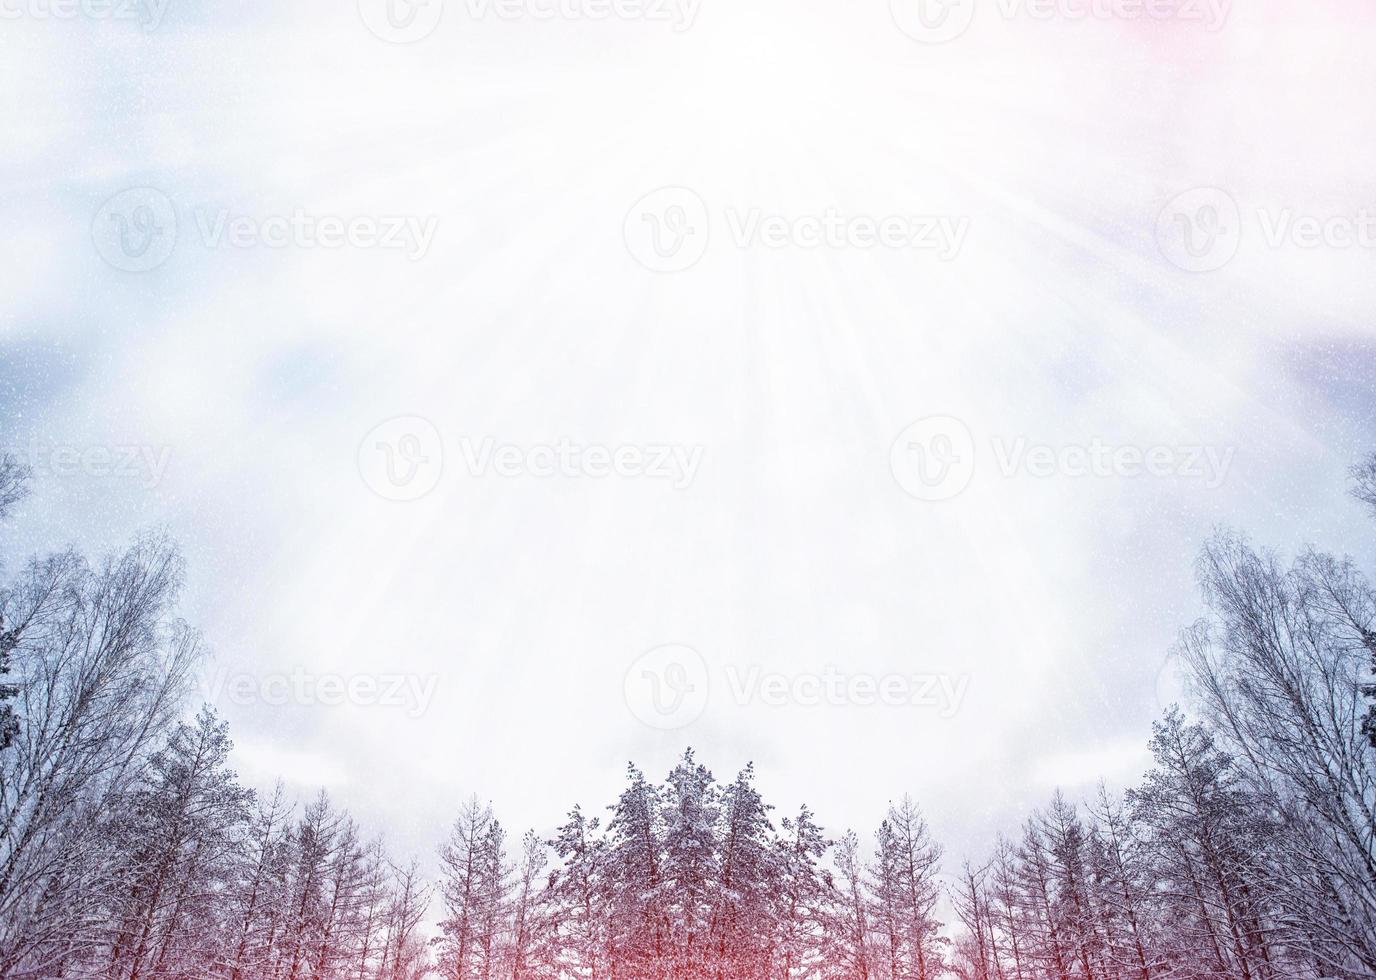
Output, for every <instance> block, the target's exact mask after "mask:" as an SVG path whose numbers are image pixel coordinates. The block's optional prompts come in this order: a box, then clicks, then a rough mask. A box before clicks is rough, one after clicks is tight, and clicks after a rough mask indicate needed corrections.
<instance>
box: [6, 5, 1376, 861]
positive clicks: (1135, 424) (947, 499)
mask: <svg viewBox="0 0 1376 980" xmlns="http://www.w3.org/2000/svg"><path fill="white" fill-rule="evenodd" d="M397 2H398V3H399V4H401V6H400V7H394V8H393V10H392V14H393V20H392V21H391V24H392V25H393V26H390V27H389V26H388V24H389V22H388V21H387V19H386V17H387V11H386V10H385V9H383V8H382V7H381V6H377V5H374V4H373V3H372V2H371V0H364V2H363V6H362V8H359V9H356V7H355V5H354V4H353V3H344V2H342V0H329V2H327V0H309V2H305V0H303V2H298V3H291V4H269V3H266V2H246V3H236V4H232V5H210V4H199V3H192V2H190V0H171V2H170V6H168V7H166V9H163V8H152V7H147V8H128V7H117V8H116V11H117V14H116V15H109V16H94V15H92V14H90V13H89V12H87V13H82V12H81V11H78V14H77V16H76V18H75V19H62V18H55V17H53V16H50V15H48V14H47V13H46V12H47V11H49V9H50V8H49V7H48V6H47V5H46V4H45V3H42V2H40V0H13V2H12V3H10V0H7V3H10V5H9V6H6V7H5V8H4V9H5V10H6V11H7V12H8V13H7V15H6V19H0V51H3V55H2V56H0V119H3V124H4V125H3V133H4V147H5V149H4V152H3V155H2V159H0V181H2V182H3V186H4V188H5V194H4V196H3V205H2V206H0V222H2V223H3V229H4V234H3V236H0V269H3V272H0V411H2V412H3V414H2V415H0V423H2V424H3V430H0V431H2V432H3V437H4V439H3V442H4V445H5V446H6V447H8V448H10V449H12V450H14V451H17V452H19V453H20V454H22V455H25V456H27V457H28V458H30V460H31V461H32V462H35V463H36V464H37V469H38V471H39V473H38V480H37V483H36V493H35V496H34V497H33V498H32V499H31V500H30V501H29V502H28V503H27V504H26V505H25V506H24V507H23V508H22V509H21V513H20V515H19V520H18V521H17V522H16V524H15V526H14V527H12V528H10V529H6V530H5V531H4V541H5V543H6V544H5V554H6V555H7V556H13V555H15V554H16V553H21V554H22V553H24V552H28V551H33V550H37V549H44V548H50V547H56V546H61V545H63V544H66V543H68V542H72V543H75V544H77V545H78V546H80V547H82V548H83V549H85V550H88V551H91V552H93V553H99V552H101V551H103V550H106V549H110V548H114V547H117V546H119V545H120V544H122V543H125V542H127V541H129V540H130V539H131V538H132V537H133V536H134V535H135V534H137V533H139V531H140V530H142V529H147V528H150V527H159V526H162V527H166V528H168V529H169V530H170V532H171V533H172V534H173V535H174V536H175V537H176V538H177V539H178V540H179V541H180V542H181V544H182V546H183V548H184V551H185V554H186V557H187V561H188V574H187V585H186V590H185V597H184V603H183V613H184V615H185V616H186V618H187V619H188V620H190V621H191V622H193V623H195V624H197V625H198V626H200V627H201V628H202V629H203V630H204V632H205V634H206V638H207V640H208V642H209V643H210V644H211V645H212V646H213V648H214V650H215V653H216V656H215V659H214V660H213V661H212V662H210V663H209V664H208V665H207V668H206V684H205V692H204V694H203V696H204V697H207V698H209V699H211V700H214V701H215V702H216V703H217V704H218V706H219V708H220V710H221V711H222V712H223V713H224V715H225V716H227V717H228V718H229V719H230V721H231V722H232V726H233V732H234V735H235V738H236V742H237V746H238V747H237V750H236V763H237V765H238V767H239V769H240V771H241V773H242V775H243V777H244V778H245V780H246V781H248V782H250V783H251V784H253V785H256V786H268V785H270V784H271V782H272V780H273V779H274V778H276V777H277V776H278V775H281V776H282V777H283V778H285V779H286V780H287V782H288V784H289V785H290V786H291V787H292V788H293V789H294V790H295V791H297V792H300V793H302V794H307V793H310V792H313V790H314V788H316V787H319V786H321V785H323V786H325V787H326V788H327V789H328V790H329V792H330V793H331V794H333V795H334V796H335V797H336V798H337V799H338V800H339V801H340V802H342V803H344V804H346V805H347V806H348V807H350V808H351V809H352V810H353V811H354V812H355V813H356V814H357V815H358V816H359V817H360V818H361V819H362V820H363V822H364V823H365V824H366V826H367V827H368V828H370V829H374V830H385V831H386V832H387V834H388V836H389V838H390V839H391V841H392V842H393V845H394V848H395V849H396V850H397V851H399V852H401V853H402V854H406V853H415V854H421V855H429V854H431V853H433V847H434V845H435V844H436V842H437V841H438V840H439V839H440V838H441V837H442V836H443V834H444V832H445V830H446V827H447V824H448V823H449V821H450V820H451V819H452V816H453V813H454V810H455V808H456V806H457V804H458V802H459V800H460V799H461V798H463V797H465V796H466V795H468V794H469V793H475V792H476V793H477V794H479V795H480V796H482V797H485V798H490V799H491V800H493V801H494V803H495V804H496V806H497V809H498V812H499V815H500V816H501V817H502V818H503V820H504V821H505V822H506V823H507V824H508V825H509V826H511V827H512V829H513V830H516V831H519V830H521V829H524V828H525V827H527V826H533V827H536V828H537V829H540V830H548V829H550V828H551V827H552V826H553V825H554V823H555V822H556V821H557V820H558V819H559V818H560V817H561V816H562V815H563V813H564V812H565V811H566V810H567V809H568V808H569V807H570V806H572V805H573V804H574V803H576V802H581V803H583V804H584V806H585V807H592V808H600V807H601V806H602V805H603V804H605V803H607V802H610V801H611V799H612V798H613V797H614V795H615V793H616V792H617V791H618V788H619V784H620V781H621V778H622V769H623V767H624V764H625V762H626V761H627V760H636V761H637V762H639V763H641V764H643V765H644V766H645V767H646V768H647V770H648V771H649V772H650V773H651V774H652V775H654V776H656V777H657V776H660V775H662V774H663V772H664V771H666V770H667V768H668V766H669V765H670V764H671V760H672V758H673V757H674V756H675V755H677V754H678V753H680V752H681V751H682V750H683V748H684V747H685V746H688V745H693V746H696V747H697V748H698V750H699V754H700V755H701V757H702V758H703V760H704V761H705V762H706V763H707V764H708V765H709V766H710V767H711V768H713V769H714V771H716V773H717V775H718V776H719V777H722V778H726V777H729V776H730V775H731V774H732V773H733V772H734V771H735V770H736V769H737V768H739V767H741V766H742V765H744V764H745V763H746V762H747V761H749V760H754V761H755V762H756V763H757V765H758V767H759V768H760V772H761V774H760V781H761V784H762V786H763V788H764V790H765V792H766V795H767V797H768V798H769V799H770V800H771V801H773V802H774V803H776V804H778V805H779V806H780V809H783V810H788V809H792V808H794V807H796V806H797V804H798V803H799V802H801V801H803V800H807V801H809V802H810V803H811V804H812V805H813V806H814V807H815V808H816V809H817V810H818V811H819V813H820V816H821V818H822V819H823V821H824V822H825V823H826V824H827V825H828V827H830V828H833V829H837V830H839V829H841V828H844V827H846V826H856V827H858V828H861V829H865V830H868V829H871V828H872V827H873V826H874V825H876V824H877V822H878V821H879V819H880V818H881V817H882V813H883V808H884V806H885V803H886V801H887V800H888V799H890V798H891V797H894V796H898V795H901V794H903V793H904V792H910V793H912V794H913V795H914V796H915V798H917V799H918V801H919V802H920V803H921V804H922V805H923V807H924V808H925V810H926V811H927V812H928V814H929V816H930V818H931V821H932V823H933V825H934V830H935V832H936V834H937V836H938V837H939V838H941V839H943V840H944V841H946V843H947V844H948V845H949V847H950V849H951V851H952V853H953V856H954V855H960V854H961V853H963V852H965V851H967V850H969V849H981V850H982V849H983V848H984V847H985V846H986V844H987V842H988V840H989V837H990V834H991V832H992V831H993V830H994V829H1005V830H1010V831H1011V830H1014V829H1015V828H1016V826H1017V823H1018V821H1019V820H1020V819H1021V817H1022V815H1024V814H1025V813H1026V811H1027V810H1028V809H1029V808H1031V807H1034V806H1038V805H1042V804H1043V803H1044V802H1045V801H1046V800H1047V798H1048V796H1049V794H1050V793H1051V791H1052V789H1053V788H1054V787H1055V786H1057V785H1061V786H1064V787H1065V788H1066V789H1067V791H1068V792H1071V793H1072V794H1075V795H1081V794H1088V793H1089V792H1090V791H1091V790H1092V785H1093V782H1094V781H1095V780H1096V779H1097V778H1098V777H1099V776H1101V775H1102V776H1104V777H1106V778H1107V779H1108V780H1109V781H1110V782H1111V783H1113V784H1114V785H1123V784H1124V783H1126V782H1129V781H1131V780H1132V779H1134V778H1135V777H1136V775H1137V774H1139V773H1140V772H1141V771H1142V769H1143V766H1144V764H1145V761H1144V760H1145V742H1146V739H1147V737H1148V736H1149V725H1150V722H1151V720H1152V719H1153V717H1155V716H1156V715H1157V714H1158V713H1159V711H1160V710H1161V707H1162V702H1163V701H1165V700H1168V699H1169V698H1170V697H1172V696H1175V693H1176V685H1175V682H1174V679H1173V677H1172V676H1171V671H1170V670H1169V668H1166V669H1164V670H1163V664H1164V663H1165V659H1166V655H1167V653H1168V650H1169V647H1170V645H1171V643H1172V641H1173V639H1174V636H1175V633H1176V631H1177V630H1178V629H1179V628H1181V627H1183V626H1185V625H1187V624H1189V623H1190V622H1191V621H1193V620H1194V619H1195V618H1196V617H1197V616H1198V615H1200V613H1201V608H1200V605H1199V602H1198V599H1197V595H1196V590H1195V587H1194V582H1193V571H1192V563H1193V560H1194V557H1195V555H1196V553H1197V551H1198V549H1199V546H1200V545H1201V543H1202V542H1203V541H1204V539H1205V538H1206V537H1207V535H1208V534H1209V533H1210V529H1211V528H1212V527H1214V526H1215V525H1217V524H1220V523H1228V524H1232V525H1236V526H1239V527H1241V528H1244V529H1246V530H1248V531H1250V532H1251V533H1252V534H1253V536H1254V537H1255V538H1256V539H1257V540H1258V541H1259V542H1262V543H1267V544H1273V545H1275V546H1277V547H1279V548H1281V549H1284V550H1287V551H1290V550H1293V549H1294V548H1295V547H1297V546H1299V545H1301V544H1303V543H1306V542H1312V543H1314V544H1316V545H1319V546H1321V547H1325V548H1331V549H1338V550H1355V551H1356V552H1357V553H1358V554H1359V555H1361V556H1363V557H1364V558H1369V557H1370V555H1371V554H1372V549H1371V548H1370V542H1371V540H1372V538H1371V529H1370V527H1369V526H1367V524H1366V522H1365V520H1364V518H1363V517H1362V515H1361V514H1360V512H1359V509H1358V507H1357V505H1356V504H1355V502H1352V501H1350V500H1349V499H1348V498H1347V497H1346V496H1345V490H1346V478H1345V471H1346V469H1347V468H1348V467H1349V466H1350V465H1351V464H1352V463H1353V462H1354V461H1355V460H1356V458H1357V457H1358V456H1359V455H1360V454H1362V453H1363V452H1368V451H1371V450H1372V449H1373V448H1376V428H1374V427H1373V424H1372V423H1373V418H1374V417H1376V388H1374V387H1373V379H1376V345H1373V343H1372V339H1373V337H1372V334H1373V330H1372V326H1371V316H1370V315H1371V311H1372V309H1373V308H1376V304H1374V303H1373V300H1376V276H1373V275H1372V268H1373V266H1372V263H1373V261H1374V260H1376V229H1372V228H1370V227H1368V228H1366V229H1363V227H1362V221H1363V209H1365V212H1366V215H1367V218H1368V220H1369V218H1370V215H1371V214H1372V213H1373V212H1376V182H1373V179H1372V175H1373V174H1376V131H1373V130H1372V128H1371V127H1370V125H1369V124H1368V120H1369V113H1370V97H1371V92H1372V90H1373V89H1372V86H1373V83H1374V82H1376V62H1372V60H1371V59H1370V57H1369V51H1368V50H1367V48H1368V47H1369V43H1368V42H1369V38H1370V36H1371V33H1370V32H1371V30H1372V28H1373V27H1376V11H1373V9H1372V8H1371V6H1370V4H1368V3H1364V2H1361V0H1349V2H1342V0H1316V2H1311V3H1307V4H1303V5H1295V4H1289V3H1282V2H1280V0H1248V2H1246V3H1239V4H1238V9H1236V10H1229V11H1220V10H1219V9H1218V8H1215V7H1213V6H1211V5H1210V4H1208V3H1200V4H1199V5H1198V6H1197V7H1195V6H1194V5H1186V7H1184V8H1182V9H1181V11H1179V15H1178V16H1176V17H1175V18H1173V19H1171V20H1168V21H1164V22H1160V23H1153V22H1145V21H1141V20H1133V19H1130V18H1129V17H1128V16H1126V13H1127V12H1130V11H1131V10H1133V9H1134V8H1133V6H1132V4H1131V2H1124V3H1121V4H1118V5H1117V6H1116V7H1114V6H1113V5H1111V4H1109V3H1108V2H1107V0H1105V2H1104V4H1103V5H1101V6H1100V7H1098V8H1097V12H1095V13H1093V14H1092V15H1091V16H1087V17H1084V18H1074V17H1070V16H1066V15H1065V13H1064V12H1054V13H1053V14H1052V15H1051V16H1050V18H1049V19H1040V18H1038V17H1035V16H1033V15H1032V14H1031V13H1030V12H1029V10H1030V9H1031V8H1032V6H1035V5H1033V4H1029V6H1028V7H1027V8H1019V7H1018V5H1017V4H1012V5H1011V6H1010V3H1011V0H1008V2H1005V3H999V2H996V0H987V2H985V0H976V3H977V4H979V6H977V7H976V8H975V10H974V20H973V23H971V24H970V25H969V27H968V29H967V30H964V31H963V32H961V33H960V34H959V36H954V37H950V38H944V37H942V36H939V35H940V34H941V33H942V31H943V30H946V29H948V28H949V29H950V30H958V29H959V28H960V27H961V26H962V21H961V20H960V18H962V17H964V16H965V10H964V8H963V7H962V6H960V5H959V4H957V5H956V6H955V7H954V9H951V10H946V11H944V12H943V11H942V10H940V8H935V7H934V8H932V9H931V10H928V11H927V12H926V13H927V14H928V17H927V20H926V23H927V24H928V25H936V26H935V27H934V28H933V30H935V31H936V35H931V34H924V28H923V27H922V25H923V23H924V21H923V20H922V19H920V18H918V16H917V15H918V14H919V13H921V11H918V10H916V9H914V6H913V4H912V3H908V2H906V0H895V4H894V5H893V6H892V9H891V8H890V5H888V4H886V3H885V2H881V0H857V2H841V0H834V2H831V3H824V2H821V0H787V2H785V0H701V3H700V4H699V5H692V6H675V5H674V4H673V3H666V4H664V5H663V6H662V7H661V6H659V5H650V6H648V7H645V8H644V9H641V8H639V7H635V8H632V7H619V8H617V9H619V10H620V11H621V13H622V16H616V15H613V16H609V17H607V18H605V19H596V18H593V17H590V16H588V13H589V7H588V2H591V4H592V10H593V11H594V12H595V11H596V9H597V0H584V2H582V3H574V2H572V0H569V2H570V3H571V5H569V6H566V8H565V10H564V12H559V13H556V15H555V16H554V17H553V18H552V19H541V18H538V17H535V16H533V15H531V14H530V13H529V11H528V10H526V9H524V8H521V9H517V8H511V9H513V10H515V15H514V16H510V17H503V16H499V15H498V13H497V11H498V9H505V8H498V7H494V8H491V9H489V10H487V12H486V13H484V12H483V11H484V9H486V8H484V6H483V4H481V3H479V2H478V0H472V2H471V3H470V2H468V0H447V6H446V7H445V8H444V9H443V11H442V13H443V17H442V19H440V20H439V21H438V23H434V22H431V21H429V20H427V18H430V17H431V16H432V14H433V12H434V10H436V9H439V8H425V7H422V8H414V9H411V10H407V9H405V5H404V3H402V0H397ZM434 2H436V3H437V2H438V0H434ZM914 2H915V0H914ZM540 9H541V10H544V9H547V8H546V7H543V6H542V7H541V8H540ZM1074 9H1079V8H1078V7H1075V8H1074ZM131 10H132V11H133V12H134V13H137V14H139V15H141V16H143V18H144V20H145V21H146V23H139V21H138V20H136V19H129V18H127V17H125V16H124V14H125V13H127V12H128V11H131ZM661 11H663V12H664V13H665V18H664V19H660V18H659V16H658V15H659V14H660V12H661ZM1005 11H1011V13H1006V12H1005ZM1071 12H1073V10H1072V11H1071ZM1220 13H1226V17H1224V18H1222V19H1221V20H1219V21H1217V22H1215V21H1214V20H1211V18H1215V20H1217V15H1218V14H1220ZM11 14H13V16H10V15H11ZM1194 14H1198V17H1195V16H1193V15H1194ZM411 15H414V17H415V19H410V20H408V17H410V16H411ZM943 16H944V17H945V18H946V19H944V20H943V19H942V18H943ZM951 18H955V19H954V20H953V19H951ZM408 32H409V33H408ZM426 32H428V33H426ZM389 33H390V34H391V35H392V36H391V37H390V39H389V38H388V37H387V35H389ZM420 34H424V35H425V36H418V35H420ZM379 35H382V36H379ZM413 35H414V36H413ZM914 35H916V36H914ZM394 40H413V41H414V43H410V44H395V43H391V41H394ZM933 42H941V43H933ZM666 189H667V190H666ZM341 236H342V238H343V244H338V243H335V244H336V247H326V246H327V245H329V244H330V243H331V242H332V241H333V240H334V239H337V238H340V237H341ZM656 236H658V237H656ZM881 239H882V240H881ZM924 420H925V421H924ZM914 423H917V424H916V425H914ZM389 466H390V468H389ZM412 498H414V499H412ZM7 564H8V565H9V566H10V567H13V564H14V559H13V558H12V557H11V558H8V559H7ZM666 645H671V646H672V648H671V649H669V650H667V651H664V650H660V649H659V648H662V647H665V646H666ZM684 648H687V649H686V650H685V649H684ZM647 672H648V673H647ZM330 678H340V679H342V680H341V683H345V682H348V683H350V684H351V685H352V686H351V688H350V691H351V697H345V698H343V700H344V701H345V703H343V704H335V703H325V702H333V701H336V700H339V698H338V697H336V696H334V695H333V694H332V693H331V688H330V683H331V682H330V681H329V679H330ZM360 678H361V679H362V680H360ZM303 679H304V680H303ZM394 679H395V680H394ZM321 680H325V681H326V686H325V687H324V688H319V687H318V684H319V682H320V681H321ZM306 682H310V683H312V684H313V685H316V686H315V687H312V690H313V691H314V692H315V693H314V694H309V695H302V694H301V693H300V691H301V684H302V683H306ZM397 683H401V684H403V685H404V686H403V687H401V688H400V689H399V690H395V691H394V690H393V689H394V688H395V687H396V684H397ZM655 685H658V688H656V687H655ZM838 685H839V686H838ZM284 690H290V692H291V693H290V694H289V695H287V696H285V697H282V696H279V695H280V692H282V691H284ZM838 691H840V692H841V693H840V694H839V695H838V694H837V692H838ZM875 692H879V694H876V693H875ZM656 695H658V700H656ZM881 695H882V696H881ZM881 700H888V701H903V702H905V703H902V704H896V703H889V704H885V703H869V702H870V701H881ZM273 702H285V703H273ZM394 702H396V703H394ZM913 702H916V703H913Z"/></svg>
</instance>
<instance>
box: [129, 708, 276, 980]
mask: <svg viewBox="0 0 1376 980" xmlns="http://www.w3.org/2000/svg"><path fill="white" fill-rule="evenodd" d="M230 748H231V742H230V740H229V734H228V725H226V724H225V723H224V722H222V721H220V720H219V719H218V718H216V717H215V714H214V713H213V712H212V711H211V710H210V709H209V708H206V709H203V710H202V711H201V713H200V715H199V716H198V717H197V719H196V723H195V725H194V726H192V725H186V724H183V725H179V726H178V727H177V729H176V730H175V731H174V732H173V734H172V736H171V738H170V739H169V740H168V744H167V745H166V747H165V748H163V749H162V750H160V751H158V752H157V753H155V754H154V755H153V756H152V758H151V759H150V760H149V766H148V772H147V774H146V775H145V776H144V777H143V779H142V780H141V783H140V785H139V786H138V787H137V788H136V789H134V790H133V791H132V792H131V793H130V794H128V797H127V799H125V800H121V801H118V803H117V806H118V811H119V812H118V815H117V816H116V818H115V819H114V820H113V821H112V822H111V823H110V824H109V825H108V833H109V834H110V835H111V837H112V839H113V840H115V841H116V842H118V844H119V849H118V858H117V860H116V863H115V867H114V869H113V873H112V875H111V876H110V879H109V882H108V886H109V889H110V891H109V893H108V898H107V901H108V902H109V911H108V913H107V915H108V916H109V919H110V922H111V924H112V925H113V926H114V933H113V937H112V941H111V947H110V952H109V965H108V967H107V972H108V975H109V977H110V978H111V980H124V978H127V980H140V978H141V977H147V978H149V980H154V978H164V977H167V978H171V977H179V976H185V975H186V974H187V973H188V972H193V971H194V970H195V969H196V965H197V964H201V963H205V962H209V961H211V960H212V959H213V958H214V956H215V954H216V952H217V951H216V950H215V949H214V948H213V945H212V944H213V942H214V940H215V939H216V937H217V935H218V933H219V925H220V920H219V911H220V910H219V908H218V907H217V904H216V903H217V899H218V896H219V895H220V894H221V893H222V892H223V890H224V888H225V886H226V884H227V882H228V880H229V878H230V874H231V860H232V857H233V854H234V850H235V848H236V847H237V846H238V845H239V841H240V835H241V833H242V831H243V829H244V828H245V825H246V824H247V821H248V813H249V806H250V804H251V802H252V799H253V794H252V793H251V792H249V791H248V790H245V789H243V788H242V787H240V786H239V785H238V783H237V781H236V779H235V775H234V773H233V772H231V771H230V770H229V769H228V757H229V751H230Z"/></svg>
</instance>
